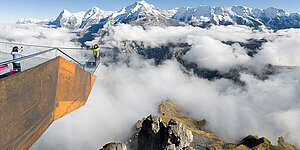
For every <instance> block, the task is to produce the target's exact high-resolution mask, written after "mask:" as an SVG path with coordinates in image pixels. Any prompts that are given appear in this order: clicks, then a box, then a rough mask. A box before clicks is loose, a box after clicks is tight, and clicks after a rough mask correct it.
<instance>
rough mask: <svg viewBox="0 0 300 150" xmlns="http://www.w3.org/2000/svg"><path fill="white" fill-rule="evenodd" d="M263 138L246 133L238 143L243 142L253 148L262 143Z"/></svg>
mask: <svg viewBox="0 0 300 150" xmlns="http://www.w3.org/2000/svg"><path fill="white" fill-rule="evenodd" d="M264 141H265V139H264V138H258V137H257V136H252V135H248V136H247V137H245V138H244V139H242V141H241V143H240V144H243V145H245V146H247V147H249V148H253V147H255V146H257V145H259V144H261V143H264Z"/></svg>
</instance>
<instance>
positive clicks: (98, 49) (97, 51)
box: [91, 48, 100, 57]
mask: <svg viewBox="0 0 300 150" xmlns="http://www.w3.org/2000/svg"><path fill="white" fill-rule="evenodd" d="M91 49H92V50H93V54H94V55H97V57H99V54H100V48H91Z"/></svg>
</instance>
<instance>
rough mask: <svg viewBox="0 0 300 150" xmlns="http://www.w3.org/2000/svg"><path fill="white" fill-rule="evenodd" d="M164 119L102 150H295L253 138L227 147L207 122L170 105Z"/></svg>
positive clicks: (141, 125) (151, 120) (142, 124)
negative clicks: (210, 130) (187, 115)
mask: <svg viewBox="0 0 300 150" xmlns="http://www.w3.org/2000/svg"><path fill="white" fill-rule="evenodd" d="M160 112H161V114H162V115H161V116H151V115H150V116H148V117H147V118H144V119H142V120H140V121H138V123H137V124H136V132H135V134H134V135H133V136H132V137H131V138H130V139H129V141H128V142H126V145H127V146H125V144H123V143H114V142H113V143H109V144H107V145H105V146H104V147H103V148H102V150H127V148H128V149H130V150H193V149H195V150H205V149H209V150H223V149H226V150H250V149H251V150H281V149H285V150H295V149H296V148H295V147H294V146H293V145H291V144H287V143H285V141H284V139H283V138H282V137H279V138H278V144H279V145H278V146H276V145H272V144H271V142H270V141H269V140H268V139H266V138H264V137H261V138H258V137H257V136H252V135H249V136H247V137H245V138H243V139H241V141H240V142H239V143H227V142H224V141H222V140H221V139H219V138H218V137H217V136H216V135H215V134H213V133H211V132H209V131H207V130H205V126H206V121H205V120H201V121H198V120H195V119H192V118H187V117H185V115H184V112H183V110H182V109H181V108H180V107H178V106H176V105H174V104H173V103H171V102H169V101H167V102H163V103H162V104H161V105H160Z"/></svg>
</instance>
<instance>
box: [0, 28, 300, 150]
mask: <svg viewBox="0 0 300 150" xmlns="http://www.w3.org/2000/svg"><path fill="white" fill-rule="evenodd" d="M0 26H1V28H4V29H5V30H1V31H0V38H1V39H3V40H6V41H10V40H13V41H14V42H21V43H31V44H42V45H55V46H64V47H66V46H70V47H74V46H78V45H77V44H76V43H73V42H71V40H72V39H73V38H75V35H74V34H72V33H70V31H69V30H66V29H49V28H44V27H40V26H29V25H26V26H21V25H3V24H2V25H0ZM299 36H300V31H299V30H296V29H290V30H282V31H278V32H272V31H263V32H259V31H252V30H251V29H250V28H248V27H243V26H227V27H221V26H219V27H217V26H216V27H212V28H210V29H201V28H195V27H165V28H162V27H148V28H147V29H146V30H145V29H143V28H142V27H136V26H130V25H120V26H117V27H113V28H112V29H111V34H110V36H108V37H105V39H101V40H103V41H104V42H105V44H106V45H103V46H116V47H121V46H122V45H121V44H120V41H123V40H136V41H143V42H144V43H145V44H146V45H148V46H150V47H156V46H160V45H162V44H166V43H169V42H173V43H175V42H186V43H189V44H191V45H192V49H191V50H190V51H189V52H188V53H187V54H186V55H185V56H184V58H185V59H186V60H187V61H190V62H194V63H197V64H198V65H199V66H201V67H207V68H211V69H218V70H221V71H226V70H228V69H230V68H232V67H235V66H238V65H245V66H255V67H260V66H264V65H265V64H268V63H271V64H274V65H283V66H298V65H300V64H299V63H300V62H299V60H298V59H297V58H300V57H298V56H299V51H298V49H299V48H300V46H299V45H300V41H299V39H300V38H299ZM250 38H255V39H261V38H265V39H267V40H268V42H267V43H265V44H264V45H263V46H262V48H261V50H260V51H259V53H258V54H257V55H256V56H255V57H254V58H250V57H248V56H247V55H245V48H243V47H241V46H240V45H239V44H234V45H231V46H229V45H225V44H223V43H222V42H221V41H240V42H245V41H246V40H247V39H250ZM98 40H99V38H97V39H95V41H92V42H87V43H91V44H93V43H94V42H98ZM8 51H10V49H8ZM126 60H127V63H126V64H125V63H123V62H122V61H120V62H118V63H116V64H110V65H108V66H104V65H101V66H100V68H99V69H98V70H97V72H96V74H97V75H98V79H97V81H96V83H95V86H94V88H93V90H92V93H91V95H90V98H89V100H88V102H87V105H86V106H84V107H82V108H80V109H79V110H77V111H75V112H73V113H71V114H69V115H67V116H66V117H63V118H61V119H59V120H57V121H56V122H54V124H52V125H51V126H50V128H49V129H48V130H47V131H46V133H45V134H44V135H43V136H42V137H41V139H40V140H39V141H38V142H37V143H36V144H35V145H34V147H33V148H32V149H98V148H100V147H102V146H103V145H104V144H105V143H107V142H111V141H115V140H117V141H119V140H120V141H124V140H126V139H127V138H128V137H129V136H130V135H131V127H132V126H133V125H134V124H135V123H136V121H137V120H139V119H141V118H143V117H146V116H147V115H149V114H154V115H155V114H158V105H159V104H160V102H161V101H164V100H167V99H168V100H172V101H173V102H175V103H177V104H178V105H180V106H182V107H183V108H184V110H186V111H187V112H188V113H189V114H190V116H191V117H194V118H196V119H206V120H207V121H208V127H209V128H210V129H211V130H212V131H213V132H215V133H216V134H217V135H219V136H220V137H221V138H223V139H225V140H226V141H231V142H235V141H238V140H240V138H242V137H245V136H247V135H248V134H254V135H258V136H265V137H267V138H269V139H271V141H272V142H275V143H274V144H276V141H277V137H278V136H284V138H286V141H287V142H291V143H293V144H295V145H297V146H298V147H300V143H299V141H300V139H299V137H300V135H299V133H300V122H299V121H298V120H299V119H298V118H299V116H300V104H299V96H300V95H299V93H300V92H299V90H300V88H299V87H300V86H299V83H300V71H299V70H298V69H295V70H293V71H289V72H282V73H279V74H276V75H272V76H270V78H269V79H268V80H265V81H261V80H258V79H256V77H254V76H253V75H249V74H246V73H242V74H241V80H242V81H244V82H245V83H246V86H244V87H241V86H239V85H236V84H234V83H233V82H232V81H230V80H226V79H219V80H214V81H208V80H205V79H202V78H198V77H196V76H194V75H192V74H186V73H183V68H182V66H181V65H180V64H179V63H178V62H176V61H171V60H167V61H165V62H164V63H163V64H162V65H159V66H155V65H154V63H153V60H144V59H141V58H139V57H138V56H129V58H128V59H127V58H126Z"/></svg>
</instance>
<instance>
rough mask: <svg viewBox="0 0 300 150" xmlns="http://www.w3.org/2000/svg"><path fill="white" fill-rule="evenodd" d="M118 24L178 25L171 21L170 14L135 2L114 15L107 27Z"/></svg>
mask: <svg viewBox="0 0 300 150" xmlns="http://www.w3.org/2000/svg"><path fill="white" fill-rule="evenodd" d="M116 23H129V24H134V25H156V26H177V25H178V23H177V22H176V21H174V20H173V19H171V15H170V12H168V11H164V10H161V9H158V8H156V7H154V6H153V5H151V4H148V3H147V2H145V1H139V2H135V3H134V4H131V5H129V6H127V7H124V8H123V9H121V10H120V11H118V12H116V13H114V14H112V16H110V18H109V19H108V22H107V25H114V24H116Z"/></svg>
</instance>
